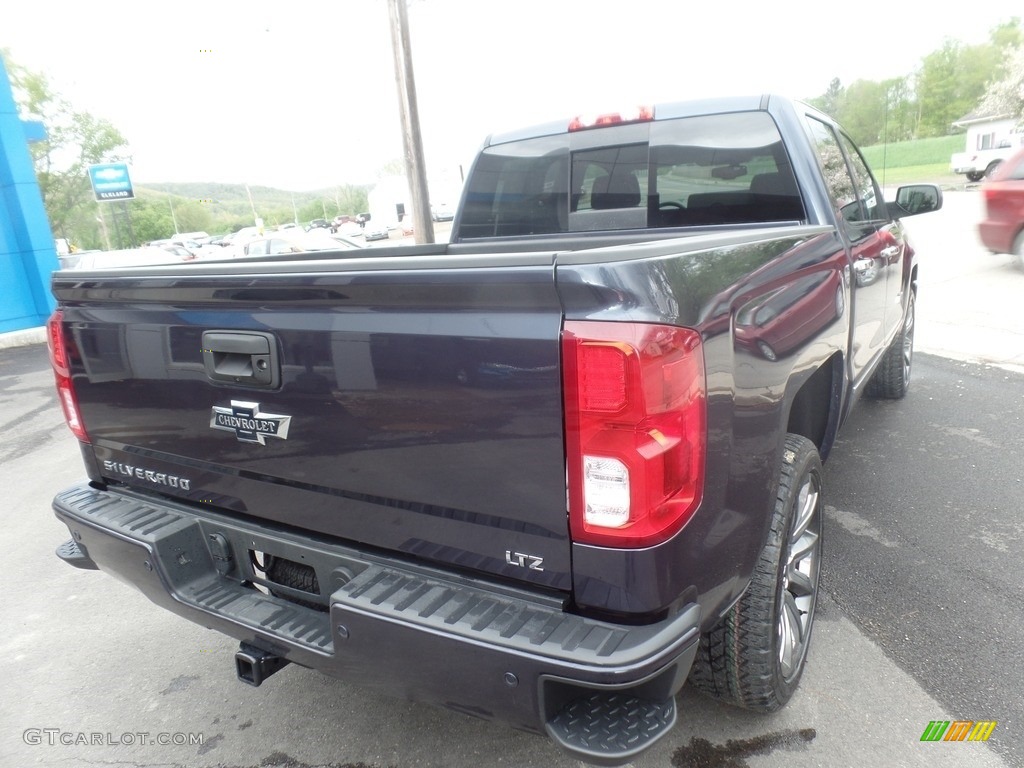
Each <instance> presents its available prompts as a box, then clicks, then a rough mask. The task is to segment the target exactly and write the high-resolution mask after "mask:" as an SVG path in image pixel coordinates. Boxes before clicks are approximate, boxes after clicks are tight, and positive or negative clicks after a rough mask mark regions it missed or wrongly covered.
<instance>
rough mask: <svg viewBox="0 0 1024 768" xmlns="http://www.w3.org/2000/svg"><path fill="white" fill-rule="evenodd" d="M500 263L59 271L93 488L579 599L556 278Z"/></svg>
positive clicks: (546, 262) (539, 262) (527, 265)
mask: <svg viewBox="0 0 1024 768" xmlns="http://www.w3.org/2000/svg"><path fill="white" fill-rule="evenodd" d="M490 258H491V257H484V259H475V260H474V262H473V265H472V266H457V265H456V263H457V262H455V260H452V259H448V260H443V259H442V260H441V261H443V262H444V263H443V264H442V267H443V268H438V267H437V265H435V264H422V263H420V260H417V259H401V260H398V259H377V260H374V262H378V263H376V264H374V268H372V269H371V268H369V266H368V265H369V264H370V262H363V261H354V260H349V261H339V262H331V263H327V264H325V263H322V262H317V263H316V264H315V265H311V264H309V263H298V262H296V263H280V264H273V265H263V266H262V267H259V268H256V267H253V266H252V265H249V266H247V267H243V266H242V265H232V266H230V267H227V268H225V267H223V266H221V267H216V266H214V265H212V264H209V265H190V266H189V267H186V268H184V269H183V268H182V267H180V266H179V267H177V268H169V269H164V270H161V269H160V268H145V269H138V270H131V271H129V270H122V271H119V273H118V274H117V275H112V274H111V275H104V274H103V273H101V272H99V271H97V272H91V273H86V274H82V273H57V274H56V275H55V278H54V292H55V294H56V295H57V297H58V299H59V300H60V302H61V304H62V306H63V322H64V326H65V336H66V338H68V339H69V340H70V342H71V345H72V352H71V356H72V376H73V378H74V382H75V390H76V392H77V395H78V399H79V409H80V413H81V416H82V420H83V422H84V425H85V428H86V430H87V432H88V435H89V439H90V444H91V450H92V452H93V453H94V454H95V458H96V463H97V467H98V471H99V473H100V474H101V475H102V478H103V480H105V481H107V482H113V483H121V484H126V485H129V486H132V487H134V488H135V489H138V490H145V491H149V492H153V493H156V494H162V495H167V496H172V497H174V498H176V499H181V500H186V501H189V502H191V503H193V504H196V505H212V506H213V507H215V508H217V509H218V510H219V511H221V512H224V511H228V512H231V513H235V514H237V515H240V516H251V517H254V518H258V519H260V520H264V521H272V522H274V523H277V524H280V525H282V526H287V527H295V528H299V529H306V530H309V531H314V532H317V533H319V534H322V535H323V536H325V537H328V538H331V537H333V538H337V539H339V540H343V541H345V542H355V543H357V544H361V545H366V546H369V547H372V548H379V549H382V550H388V551H392V552H398V553H404V554H405V555H407V556H408V557H409V558H410V559H417V560H424V561H433V562H437V563H445V564H448V565H455V566H458V567H462V568H465V569H468V570H474V571H483V572H488V573H492V574H500V575H503V576H508V577H512V578H515V579H519V580H526V581H530V582H533V583H535V584H538V585H543V586H548V587H552V588H556V589H560V590H568V589H569V588H570V575H569V551H570V545H569V540H568V531H567V522H566V509H565V498H566V492H565V463H564V451H563V434H562V432H563V425H562V395H561V374H560V369H559V344H558V339H559V330H560V327H561V317H562V314H561V308H560V305H559V301H558V297H557V294H556V292H555V287H554V281H553V267H552V261H553V259H552V256H551V254H546V255H543V254H531V255H528V256H523V257H521V258H518V259H510V258H508V257H494V258H493V259H492V261H493V262H494V263H493V264H486V263H481V262H482V261H486V260H488V259H490ZM396 261H401V262H404V265H403V266H402V268H397V266H396V265H395V264H394V263H392V262H396ZM427 261H429V260H427ZM435 261H436V260H435ZM428 267H429V268H428ZM192 269H194V271H188V270H192ZM260 269H262V272H260V271H259V270H260Z"/></svg>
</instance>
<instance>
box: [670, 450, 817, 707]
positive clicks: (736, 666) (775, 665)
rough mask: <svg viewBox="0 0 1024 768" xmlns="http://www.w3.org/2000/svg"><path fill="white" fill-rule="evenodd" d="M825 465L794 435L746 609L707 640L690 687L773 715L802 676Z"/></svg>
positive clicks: (736, 609)
mask: <svg viewBox="0 0 1024 768" xmlns="http://www.w3.org/2000/svg"><path fill="white" fill-rule="evenodd" d="M822 508H823V502H822V496H821V459H820V458H819V457H818V451H817V449H816V448H815V446H814V443H812V442H811V441H810V440H808V439H807V438H805V437H802V436H800V435H792V434H791V435H787V436H786V444H785V449H784V451H783V457H782V469H781V471H780V477H779V490H778V495H777V498H776V501H775V510H774V513H773V515H772V525H771V530H770V531H769V533H768V540H767V542H766V543H765V546H764V549H763V550H762V551H761V555H760V557H759V558H758V561H757V565H756V566H755V568H754V575H753V577H752V579H751V582H750V585H749V586H748V587H747V590H746V592H744V593H743V596H742V597H741V598H740V599H739V601H738V602H737V603H736V604H735V605H734V606H733V607H732V608H731V609H730V610H729V612H728V613H727V614H726V615H725V616H724V617H723V618H722V619H721V620H720V621H719V623H718V624H717V625H716V626H715V627H714V629H712V630H711V631H710V632H708V633H707V634H705V635H703V636H701V640H700V647H699V648H698V650H697V658H696V660H695V661H694V665H693V668H692V669H691V671H690V683H691V684H692V685H694V686H695V687H697V688H698V689H700V690H702V691H703V692H704V693H706V694H708V695H710V696H713V697H714V698H717V699H720V700H722V701H725V702H727V703H730V704H735V705H737V706H740V707H743V708H745V709H751V710H757V711H761V712H774V711H775V710H777V709H779V708H781V707H782V706H784V705H785V704H786V702H788V701H789V699H790V697H791V696H792V695H793V692H794V691H795V690H796V688H797V685H798V684H799V682H800V677H801V675H802V674H803V670H804V663H805V661H806V659H807V648H808V646H809V644H810V640H811V630H812V628H813V626H814V612H815V608H816V606H817V597H818V575H819V570H820V565H821V524H822Z"/></svg>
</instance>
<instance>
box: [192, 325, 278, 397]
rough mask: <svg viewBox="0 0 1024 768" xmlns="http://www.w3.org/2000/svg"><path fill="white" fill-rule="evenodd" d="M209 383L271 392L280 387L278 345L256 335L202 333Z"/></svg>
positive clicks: (265, 335)
mask: <svg viewBox="0 0 1024 768" xmlns="http://www.w3.org/2000/svg"><path fill="white" fill-rule="evenodd" d="M203 364H204V365H205V366H206V375H207V376H208V377H209V378H210V381H215V382H221V383H225V384H241V385H243V386H247V387H262V388H265V389H274V388H276V387H277V386H278V385H279V384H280V383H281V366H280V362H279V359H278V355H277V341H276V340H275V339H274V337H273V335H272V334H269V333H260V332H259V331H203Z"/></svg>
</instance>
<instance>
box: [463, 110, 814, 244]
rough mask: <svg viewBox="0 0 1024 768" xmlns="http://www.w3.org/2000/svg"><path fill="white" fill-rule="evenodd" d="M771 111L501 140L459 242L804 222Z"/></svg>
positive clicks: (479, 166) (488, 157)
mask: <svg viewBox="0 0 1024 768" xmlns="http://www.w3.org/2000/svg"><path fill="white" fill-rule="evenodd" d="M804 220H805V212H804V206H803V202H802V199H801V196H800V192H799V189H798V186H797V182H796V179H795V177H794V174H793V170H792V166H791V164H790V160H789V156H788V154H787V153H786V150H785V147H784V146H783V143H782V138H781V136H780V135H779V130H778V128H777V127H776V125H775V122H774V121H773V120H772V118H771V117H770V116H769V115H768V114H767V113H766V112H735V113H729V114H723V115H706V116H699V117H686V118H676V119H670V120H661V121H654V122H648V123H636V124H626V125H617V126H612V127H602V128H597V129H592V130H584V131H579V132H575V133H564V134H557V135H553V136H543V137H538V138H530V139H524V140H518V141H512V142H506V143H501V144H496V145H494V146H490V147H487V148H485V149H484V151H483V152H482V153H481V155H480V157H479V158H478V160H477V163H476V166H475V167H474V170H473V173H472V175H471V177H470V179H469V183H468V185H467V191H466V197H465V201H464V205H463V213H462V221H461V224H460V233H459V234H460V238H461V239H474V238H485V237H522V236H528V235H551V234H559V233H571V232H592V231H616V230H627V229H645V228H661V227H691V226H701V227H704V226H714V225H736V224H759V223H765V222H783V221H804Z"/></svg>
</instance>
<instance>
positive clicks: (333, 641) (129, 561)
mask: <svg viewBox="0 0 1024 768" xmlns="http://www.w3.org/2000/svg"><path fill="white" fill-rule="evenodd" d="M53 506H54V511H55V512H56V515H57V517H58V518H59V519H61V520H62V521H63V522H64V523H66V524H67V526H68V528H69V529H70V531H71V533H72V538H73V540H74V544H75V546H74V547H67V548H62V549H64V554H62V555H61V557H62V559H65V560H67V561H68V562H70V563H71V564H72V565H75V566H76V567H79V568H89V567H91V566H92V565H95V566H97V567H98V568H99V569H100V570H103V571H106V572H108V573H111V574H112V575H114V576H115V577H117V578H119V579H121V580H122V581H125V582H126V583H128V584H130V585H132V586H134V587H136V588H137V589H139V590H141V591H142V592H143V593H144V594H145V595H146V596H147V597H149V598H150V599H151V600H152V601H153V602H155V603H157V604H158V605H160V606H162V607H164V608H166V609H168V610H170V611H172V612H174V613H176V614H178V615H180V616H183V617H185V618H187V619H189V620H191V621H193V622H196V623H198V624H201V625H203V626H207V627H212V628H214V629H216V630H218V631H221V632H223V633H225V634H227V635H229V636H232V637H235V638H237V639H239V640H240V641H242V642H243V643H246V644H248V645H251V646H254V647H255V648H259V649H263V650H265V651H266V652H268V653H272V654H274V655H276V656H278V657H280V658H281V659H286V660H287V661H291V662H295V663H297V664H300V665H303V666H306V667H311V668H314V669H317V670H320V671H322V672H325V673H327V674H330V675H333V676H336V677H339V678H343V679H346V680H350V681H354V682H357V683H365V684H366V685H369V686H372V687H374V688H377V689H383V690H384V691H385V692H388V693H390V694H392V695H397V696H400V697H403V698H410V699H413V700H420V701H427V702H431V703H435V704H440V705H442V706H446V707H449V708H451V709H455V710H457V711H460V712H464V713H467V714H472V715H475V716H477V717H482V718H485V719H493V720H498V721H502V722H505V723H508V724H510V725H512V726H514V727H517V728H522V729H526V730H531V731H535V732H539V733H547V734H548V735H550V736H551V737H552V738H554V739H555V740H556V741H557V742H558V743H559V744H561V745H562V746H563V747H565V748H566V749H568V750H570V751H571V752H572V753H573V754H575V755H576V756H577V757H581V758H583V759H586V760H588V761H591V762H600V763H605V764H619V763H622V762H625V761H628V760H629V759H631V758H632V757H633V756H634V755H635V754H636V753H638V752H640V751H642V750H643V749H646V748H647V747H648V746H650V744H652V743H653V742H654V741H656V740H657V739H658V738H660V736H662V735H663V734H664V733H665V732H666V731H667V730H668V729H669V728H671V726H672V724H673V723H674V722H675V719H676V711H675V701H674V695H675V693H676V692H677V691H678V690H679V688H680V687H681V686H682V684H683V682H684V681H685V679H686V676H687V674H688V672H689V668H690V665H691V664H692V662H693V657H694V655H695V653H696V647H697V641H698V633H699V625H700V612H699V608H698V607H697V606H695V605H690V606H688V607H687V608H686V610H684V611H682V612H680V613H679V614H677V615H676V616H674V617H672V618H671V619H668V620H665V621H663V622H660V623H658V624H652V625H644V626H629V625H619V624H612V623H608V622H602V621H596V620H593V619H588V618H584V617H581V616H577V615H575V614H570V613H567V612H565V611H564V610H563V606H562V604H561V602H560V601H559V600H558V599H556V598H554V597H551V596H548V595H543V594H535V593H532V592H527V591H522V590H518V589H512V588H506V587H503V586H501V585H498V584H491V583H482V582H479V581H476V580H471V579H468V578H465V577H462V576H460V575H456V574H451V573H448V572H443V571H438V570H432V569H428V568H420V567H417V566H413V565H410V564H408V563H397V562H392V561H389V560H387V559H383V558H380V557H376V556H374V555H372V554H368V553H364V552H360V551H358V550H355V549H351V548H348V547H343V546H338V545H336V544H333V543H330V542H325V541H321V540H313V539H310V538H307V537H300V536H298V535H296V534H295V533H293V532H289V531H285V530H281V529H275V528H271V527H269V526H264V525H261V524H257V523H253V522H244V523H243V522H239V521H238V520H233V519H230V518H227V517H225V516H222V515H220V514H218V513H217V512H215V511H214V510H212V509H210V510H206V509H200V510H196V509H193V508H190V507H187V506H185V505H180V504H176V503H174V502H169V501H166V500H156V499H153V498H151V497H148V496H143V495H140V494H135V493H133V492H130V491H126V490H113V489H111V490H97V489H95V488H92V487H91V486H89V485H84V484H83V485H80V486H75V487H72V488H69V489H67V490H65V491H63V492H62V493H60V494H58V495H57V497H56V498H55V499H54V502H53ZM253 552H255V553H259V555H262V554H264V553H266V554H270V555H274V556H277V557H283V558H286V559H289V560H292V561H294V562H296V563H302V564H304V565H308V566H310V567H311V568H313V569H314V570H315V572H316V575H317V577H318V582H319V585H320V588H321V592H322V594H321V595H319V596H311V595H309V594H306V593H303V592H299V591H297V590H292V589H289V588H287V587H278V586H276V585H275V586H274V587H273V589H274V592H276V593H277V594H278V595H283V596H293V597H297V598H300V599H303V601H304V602H305V603H306V605H300V604H296V603H294V602H292V601H290V600H287V599H283V597H278V596H273V595H271V594H267V593H265V592H263V591H259V590H257V589H255V588H254V587H253V586H252V584H253V583H254V582H259V581H260V571H259V569H258V567H257V566H258V563H259V557H258V556H257V557H256V558H255V561H254V559H253V554H252V553H253ZM254 563H255V564H254ZM315 603H319V604H320V605H321V606H322V609H323V610H316V609H315V607H307V606H308V605H310V604H315Z"/></svg>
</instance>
